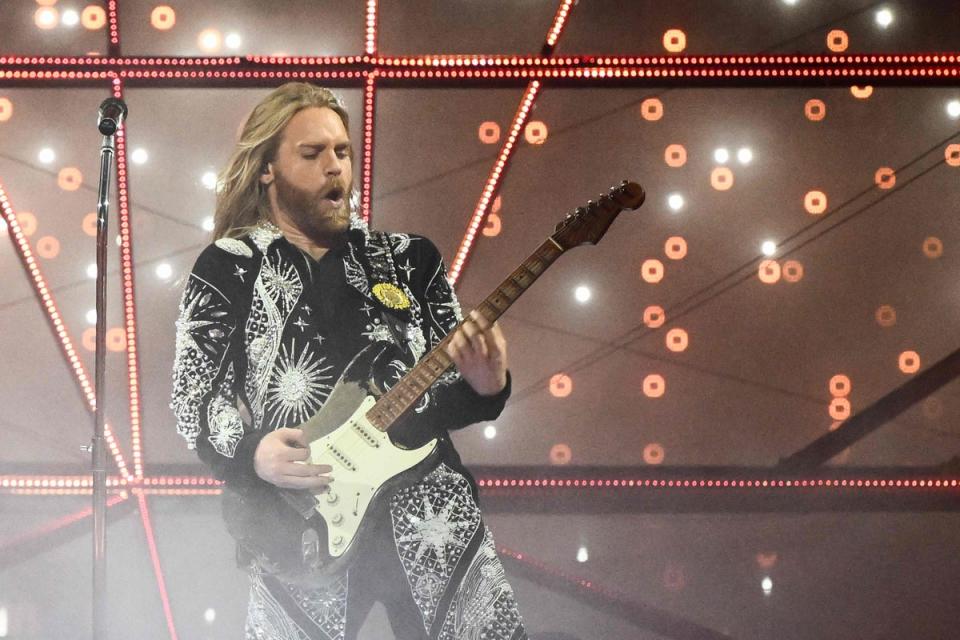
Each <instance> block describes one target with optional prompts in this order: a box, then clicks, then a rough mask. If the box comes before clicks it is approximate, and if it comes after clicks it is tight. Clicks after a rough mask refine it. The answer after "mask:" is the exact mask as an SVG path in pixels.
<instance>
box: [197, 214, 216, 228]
mask: <svg viewBox="0 0 960 640" xmlns="http://www.w3.org/2000/svg"><path fill="white" fill-rule="evenodd" d="M200 226H201V227H203V230H204V231H213V227H214V223H213V216H207V217H206V218H204V219H203V222H202V223H201V224H200Z"/></svg>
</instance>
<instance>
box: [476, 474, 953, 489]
mask: <svg viewBox="0 0 960 640" xmlns="http://www.w3.org/2000/svg"><path fill="white" fill-rule="evenodd" d="M477 486H479V487H480V488H481V489H487V490H494V491H495V490H497V489H513V488H517V489H531V488H532V489H608V488H612V489H666V488H669V489H681V488H689V489H703V488H713V489H724V488H729V489H741V488H745V489H813V488H835V489H836V488H841V489H842V488H856V489H892V488H902V489H916V488H921V489H956V488H958V487H960V480H958V479H957V478H951V479H944V478H927V479H920V480H916V479H910V480H903V479H892V478H891V479H876V478H866V479H864V478H860V479H857V478H808V479H791V480H783V479H775V480H760V479H750V480H715V479H711V480H704V479H685V480H659V479H650V478H637V479H625V478H615V479H609V478H590V479H579V478H577V479H573V478H561V479H557V478H507V477H503V478H480V479H478V480H477Z"/></svg>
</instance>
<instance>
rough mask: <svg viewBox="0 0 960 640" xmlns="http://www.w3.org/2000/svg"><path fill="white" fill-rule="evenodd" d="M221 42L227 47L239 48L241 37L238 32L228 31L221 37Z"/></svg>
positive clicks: (241, 42)
mask: <svg viewBox="0 0 960 640" xmlns="http://www.w3.org/2000/svg"><path fill="white" fill-rule="evenodd" d="M223 44H224V46H226V47H227V49H239V48H240V45H242V44H243V38H241V37H240V34H239V33H228V34H227V36H226V37H225V38H224V39H223Z"/></svg>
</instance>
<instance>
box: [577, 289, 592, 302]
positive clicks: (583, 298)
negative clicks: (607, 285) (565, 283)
mask: <svg viewBox="0 0 960 640" xmlns="http://www.w3.org/2000/svg"><path fill="white" fill-rule="evenodd" d="M592 295H593V293H592V292H591V291H590V287H588V286H586V285H580V286H579V287H577V288H576V289H575V290H574V292H573V296H574V297H575V298H576V299H577V302H579V303H580V304H584V303H585V302H587V301H588V300H590V297H591V296H592Z"/></svg>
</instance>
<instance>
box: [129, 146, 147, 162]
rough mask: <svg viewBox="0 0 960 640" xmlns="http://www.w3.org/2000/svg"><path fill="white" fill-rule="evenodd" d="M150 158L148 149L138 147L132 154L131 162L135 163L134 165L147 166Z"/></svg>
mask: <svg viewBox="0 0 960 640" xmlns="http://www.w3.org/2000/svg"><path fill="white" fill-rule="evenodd" d="M149 157H150V156H149V154H148V153H147V150H146V149H143V148H141V147H138V148H136V149H134V150H133V152H132V153H131V154H130V161H131V162H133V164H146V162H147V160H148V159H149Z"/></svg>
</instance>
